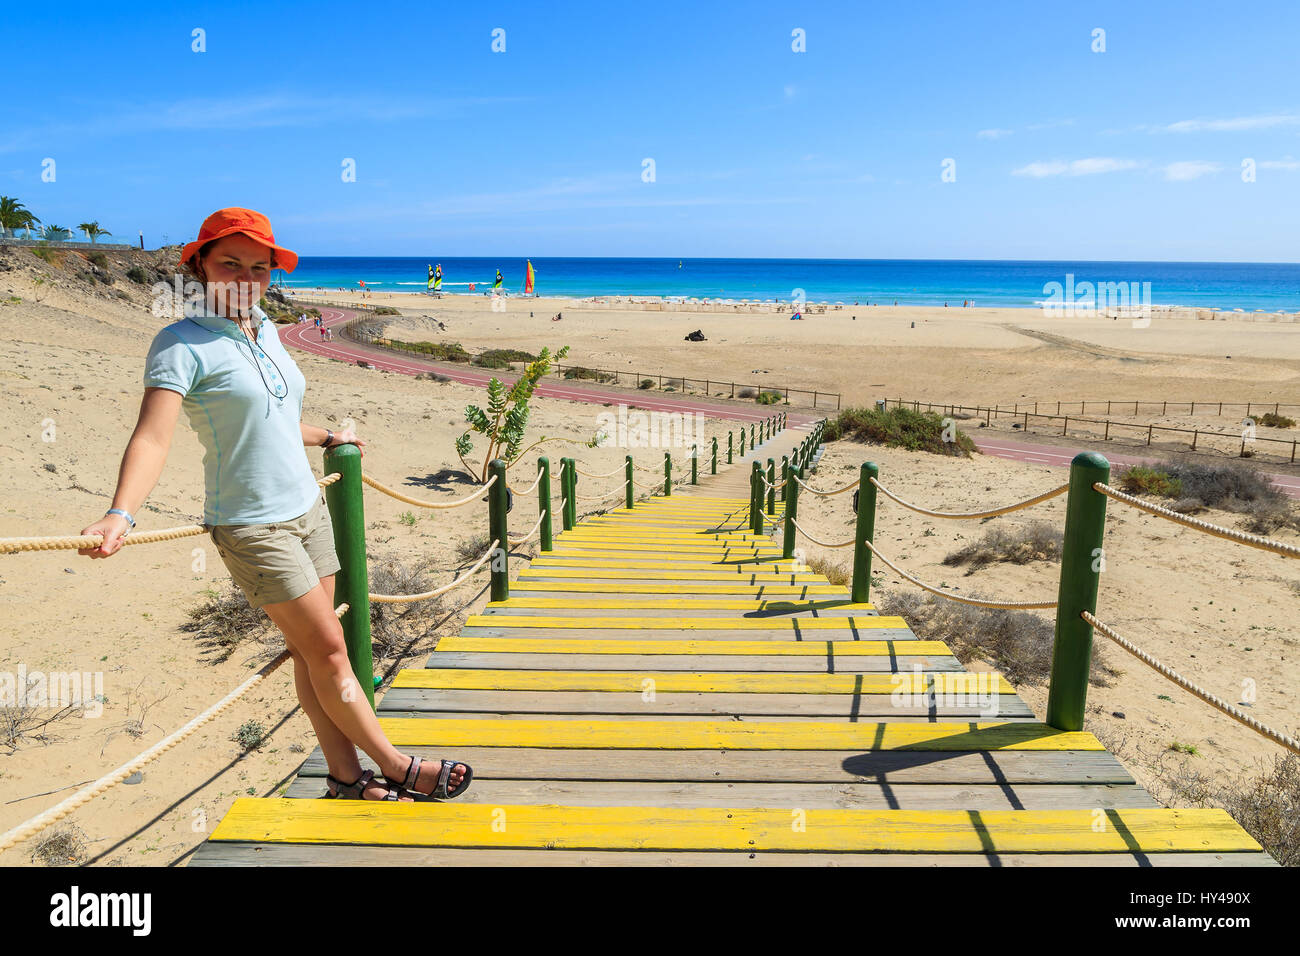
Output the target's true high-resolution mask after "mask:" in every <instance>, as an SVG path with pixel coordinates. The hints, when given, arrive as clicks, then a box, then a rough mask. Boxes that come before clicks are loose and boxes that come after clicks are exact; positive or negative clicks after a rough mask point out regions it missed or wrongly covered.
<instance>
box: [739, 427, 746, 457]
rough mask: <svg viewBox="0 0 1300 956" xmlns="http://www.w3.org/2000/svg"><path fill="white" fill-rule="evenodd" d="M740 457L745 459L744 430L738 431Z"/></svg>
mask: <svg viewBox="0 0 1300 956" xmlns="http://www.w3.org/2000/svg"><path fill="white" fill-rule="evenodd" d="M740 457H741V458H744V457H745V429H743V428H742V429H741V430H740Z"/></svg>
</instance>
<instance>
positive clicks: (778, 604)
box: [487, 595, 875, 614]
mask: <svg viewBox="0 0 1300 956" xmlns="http://www.w3.org/2000/svg"><path fill="white" fill-rule="evenodd" d="M487 606H488V607H489V608H493V609H498V610H509V609H510V608H515V607H519V608H529V609H530V610H538V609H545V608H555V609H557V610H565V611H580V610H584V609H587V608H597V609H601V610H633V611H635V610H639V609H649V608H654V609H656V610H657V609H660V608H673V609H682V610H692V609H694V610H701V611H703V610H710V611H767V612H769V613H772V614H795V613H799V612H804V611H813V612H816V611H827V610H836V611H872V610H875V605H873V604H870V603H854V602H853V601H848V600H844V601H816V600H810V601H761V600H760V601H756V600H752V599H751V600H748V601H746V600H739V599H734V600H733V599H729V598H709V597H672V598H661V599H658V600H653V599H651V598H649V597H646V598H642V599H640V600H635V599H633V598H599V597H589V598H583V599H582V600H577V599H574V598H545V597H519V596H518V595H516V596H513V597H509V598H507V599H506V600H504V601H488V603H487Z"/></svg>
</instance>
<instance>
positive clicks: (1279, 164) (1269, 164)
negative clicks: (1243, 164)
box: [1259, 156, 1300, 172]
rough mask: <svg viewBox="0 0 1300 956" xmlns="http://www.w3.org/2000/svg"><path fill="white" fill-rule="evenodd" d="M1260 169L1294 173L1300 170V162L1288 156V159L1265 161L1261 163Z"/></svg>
mask: <svg viewBox="0 0 1300 956" xmlns="http://www.w3.org/2000/svg"><path fill="white" fill-rule="evenodd" d="M1259 168H1260V169H1285V170H1288V171H1291V172H1294V171H1295V170H1297V169H1300V161H1297V160H1294V159H1292V158H1291V157H1290V156H1288V157H1287V158H1286V159H1264V160H1261V161H1260V163H1259Z"/></svg>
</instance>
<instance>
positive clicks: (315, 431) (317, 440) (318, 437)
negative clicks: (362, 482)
mask: <svg viewBox="0 0 1300 956" xmlns="http://www.w3.org/2000/svg"><path fill="white" fill-rule="evenodd" d="M298 430H299V431H301V432H302V443H303V444H304V445H305V446H307V447H308V448H319V447H320V444H321V442H323V441H324V440H325V438H326V436H327V435H328V434H329V430H328V429H324V428H319V427H317V426H316V425H308V424H307V423H305V422H299V423H298ZM365 444H366V443H365V440H364V439H362V438H358V437H357V433H356V432H354V431H353V430H352V429H351V428H345V429H343V430H342V431H339V432H335V433H334V440H333V441H331V442H330V445H329V447H331V448H333V447H334V446H335V445H356V446H357V448H358V449H359V450H360V452H361V457H362V458H365V457H366V449H365Z"/></svg>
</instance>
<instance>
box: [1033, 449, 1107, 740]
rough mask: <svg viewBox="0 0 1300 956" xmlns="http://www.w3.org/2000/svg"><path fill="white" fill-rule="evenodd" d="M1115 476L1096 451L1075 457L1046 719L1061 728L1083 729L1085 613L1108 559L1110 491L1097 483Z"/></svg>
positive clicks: (1088, 637) (1087, 660)
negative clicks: (1107, 493) (1112, 475)
mask: <svg viewBox="0 0 1300 956" xmlns="http://www.w3.org/2000/svg"><path fill="white" fill-rule="evenodd" d="M1098 481H1101V482H1107V483H1108V482H1109V481H1110V462H1109V461H1107V460H1106V458H1105V456H1103V455H1099V454H1098V453H1097V452H1095V451H1088V452H1081V453H1079V454H1078V455H1075V456H1074V460H1073V461H1072V462H1070V490H1069V492H1068V493H1067V497H1066V499H1065V539H1064V541H1063V543H1062V545H1061V584H1060V587H1059V589H1058V590H1057V594H1056V600H1057V606H1056V642H1055V644H1054V646H1053V648H1052V675H1051V683H1050V684H1049V685H1048V690H1047V723H1048V724H1049V725H1051V726H1052V727H1055V728H1056V729H1057V730H1070V731H1075V730H1082V729H1083V711H1084V704H1085V703H1086V702H1087V699H1088V674H1089V671H1090V669H1091V667H1092V625H1091V624H1089V623H1088V622H1087V621H1085V620H1084V619H1083V617H1082V616H1081V615H1082V612H1084V611H1087V612H1088V613H1089V614H1095V613H1096V610H1097V586H1098V584H1099V583H1100V580H1101V568H1102V566H1103V564H1104V561H1105V559H1104V554H1105V552H1104V551H1103V545H1104V544H1105V537H1106V496H1105V495H1103V494H1102V493H1101V492H1100V491H1097V490H1096V489H1094V488H1093V487H1092V486H1093V483H1094V482H1098Z"/></svg>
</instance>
